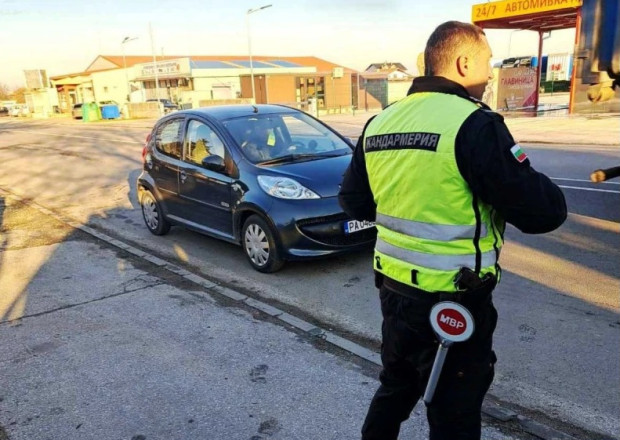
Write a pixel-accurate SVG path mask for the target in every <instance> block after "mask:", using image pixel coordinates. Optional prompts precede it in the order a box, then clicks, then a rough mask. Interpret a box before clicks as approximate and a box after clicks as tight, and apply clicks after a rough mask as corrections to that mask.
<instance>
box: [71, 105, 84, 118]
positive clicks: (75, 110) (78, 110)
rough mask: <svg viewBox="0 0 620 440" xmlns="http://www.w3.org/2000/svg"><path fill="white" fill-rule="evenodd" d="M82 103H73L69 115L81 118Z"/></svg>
mask: <svg viewBox="0 0 620 440" xmlns="http://www.w3.org/2000/svg"><path fill="white" fill-rule="evenodd" d="M82 105H84V104H82V103H78V104H73V108H72V109H71V116H73V119H82Z"/></svg>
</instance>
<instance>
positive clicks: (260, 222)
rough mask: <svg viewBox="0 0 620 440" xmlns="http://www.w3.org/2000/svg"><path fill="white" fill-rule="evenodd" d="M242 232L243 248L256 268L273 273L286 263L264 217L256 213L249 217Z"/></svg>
mask: <svg viewBox="0 0 620 440" xmlns="http://www.w3.org/2000/svg"><path fill="white" fill-rule="evenodd" d="M241 234H242V245H243V250H244V251H245V255H246V257H248V260H249V262H250V264H251V265H252V267H253V268H254V269H256V270H257V271H259V272H264V273H272V272H276V271H278V270H279V269H280V268H281V267H282V266H283V265H284V260H283V259H282V257H281V255H280V251H279V250H278V246H277V243H276V239H275V234H274V233H273V230H272V229H271V227H270V226H269V225H268V224H267V222H266V221H265V220H264V219H263V218H261V217H260V216H258V215H256V214H254V215H251V216H250V217H248V219H247V220H246V221H245V223H244V224H243V230H242V232H241Z"/></svg>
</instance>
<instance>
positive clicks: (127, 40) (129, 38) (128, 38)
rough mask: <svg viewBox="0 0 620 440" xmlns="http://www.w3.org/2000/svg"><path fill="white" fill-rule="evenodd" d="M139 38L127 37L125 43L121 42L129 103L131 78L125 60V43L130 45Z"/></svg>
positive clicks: (124, 39)
mask: <svg viewBox="0 0 620 440" xmlns="http://www.w3.org/2000/svg"><path fill="white" fill-rule="evenodd" d="M137 39H138V37H125V38H123V41H121V48H122V49H123V70H124V71H125V86H126V87H127V96H126V99H127V102H129V98H130V87H129V76H128V75H127V62H126V60H125V43H129V42H130V41H133V40H137Z"/></svg>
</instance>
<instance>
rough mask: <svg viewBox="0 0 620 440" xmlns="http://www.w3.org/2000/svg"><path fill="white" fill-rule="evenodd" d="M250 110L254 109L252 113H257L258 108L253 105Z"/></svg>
mask: <svg viewBox="0 0 620 440" xmlns="http://www.w3.org/2000/svg"><path fill="white" fill-rule="evenodd" d="M252 108H253V109H254V113H258V107H256V106H255V105H252Z"/></svg>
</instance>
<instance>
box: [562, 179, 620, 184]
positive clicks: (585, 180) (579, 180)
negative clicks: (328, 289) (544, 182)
mask: <svg viewBox="0 0 620 440" xmlns="http://www.w3.org/2000/svg"><path fill="white" fill-rule="evenodd" d="M550 179H553V180H570V181H572V182H588V183H591V184H593V185H620V182H599V183H595V182H592V181H591V180H590V179H569V178H568V177H550Z"/></svg>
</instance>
